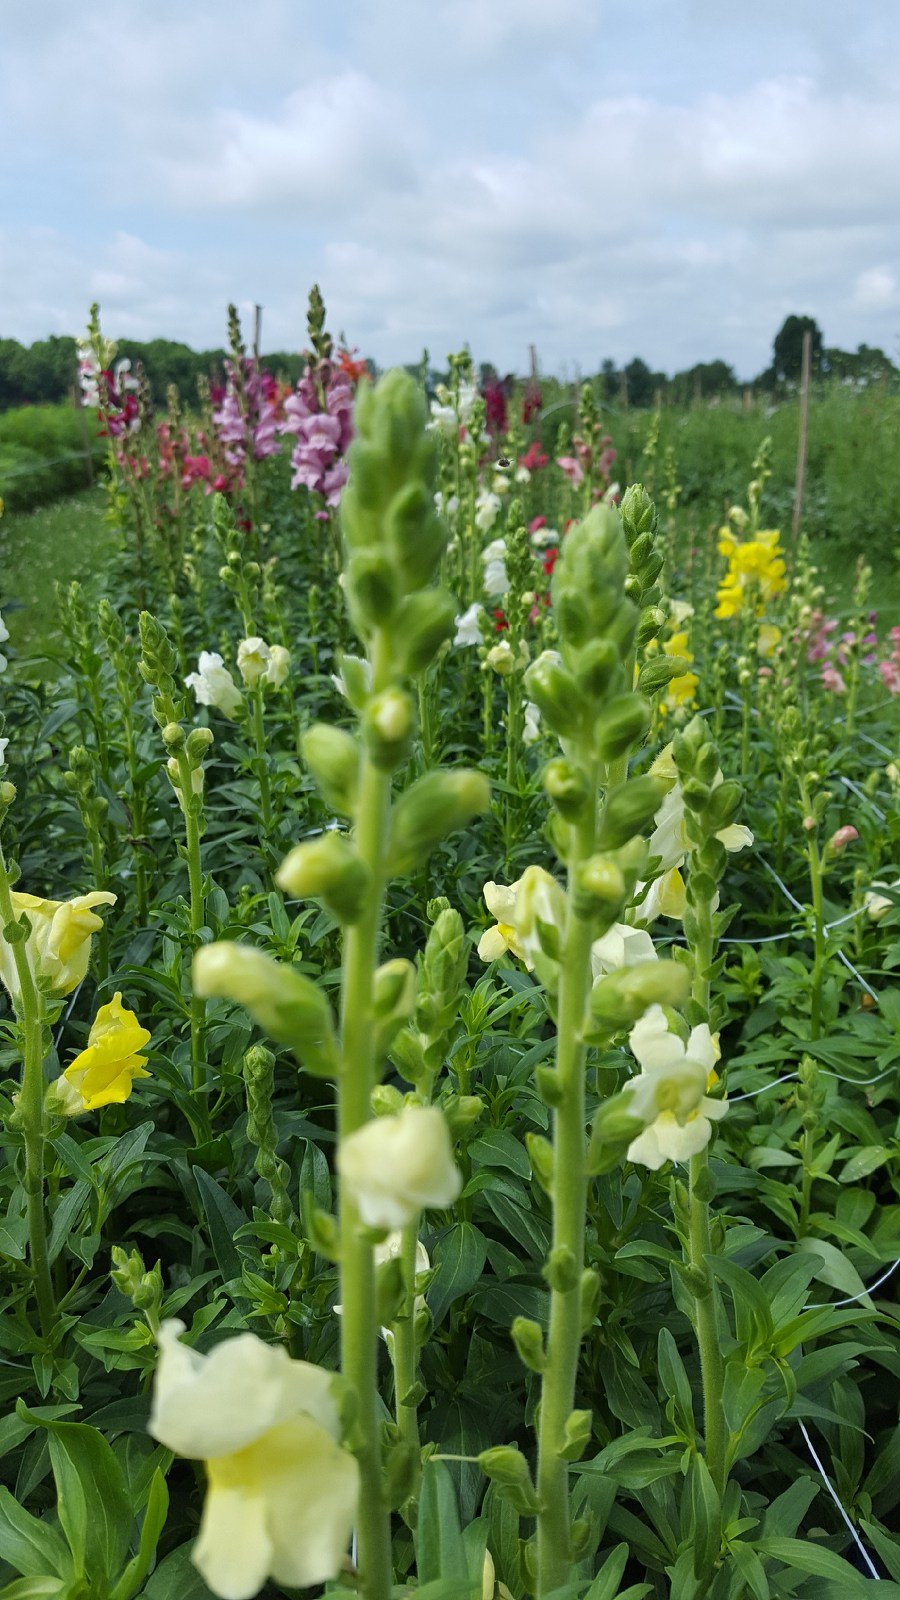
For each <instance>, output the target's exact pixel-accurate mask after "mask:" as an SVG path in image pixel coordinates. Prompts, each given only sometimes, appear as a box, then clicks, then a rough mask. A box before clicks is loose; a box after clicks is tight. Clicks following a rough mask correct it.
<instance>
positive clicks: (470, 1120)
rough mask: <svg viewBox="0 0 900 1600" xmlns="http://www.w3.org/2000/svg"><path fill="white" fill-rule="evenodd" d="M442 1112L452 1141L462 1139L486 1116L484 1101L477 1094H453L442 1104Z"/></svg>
mask: <svg viewBox="0 0 900 1600" xmlns="http://www.w3.org/2000/svg"><path fill="white" fill-rule="evenodd" d="M441 1110H442V1111H443V1113H444V1121H445V1122H446V1124H447V1127H448V1128H449V1129H450V1137H451V1139H454V1140H456V1139H461V1138H462V1137H463V1136H464V1135H465V1134H466V1133H468V1131H469V1129H470V1128H472V1127H473V1126H474V1124H475V1123H476V1122H477V1121H478V1119H479V1118H480V1117H481V1116H483V1115H484V1101H483V1100H480V1099H479V1098H478V1095H477V1094H451V1095H448V1096H447V1098H446V1099H445V1100H443V1101H442V1102H441Z"/></svg>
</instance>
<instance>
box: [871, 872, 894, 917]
mask: <svg viewBox="0 0 900 1600" xmlns="http://www.w3.org/2000/svg"><path fill="white" fill-rule="evenodd" d="M879 889H893V890H894V892H895V893H896V892H897V890H898V889H900V878H898V879H897V881H896V883H882V882H880V881H878V880H876V881H875V882H874V883H873V884H872V887H871V889H867V890H866V892H865V894H864V895H863V905H864V906H865V908H866V912H867V913H868V916H869V921H870V922H880V921H881V919H882V917H886V916H887V914H888V912H889V911H893V910H894V907H895V904H896V902H895V901H893V900H891V899H890V898H889V897H888V896H887V895H886V894H879V893H878V891H879Z"/></svg>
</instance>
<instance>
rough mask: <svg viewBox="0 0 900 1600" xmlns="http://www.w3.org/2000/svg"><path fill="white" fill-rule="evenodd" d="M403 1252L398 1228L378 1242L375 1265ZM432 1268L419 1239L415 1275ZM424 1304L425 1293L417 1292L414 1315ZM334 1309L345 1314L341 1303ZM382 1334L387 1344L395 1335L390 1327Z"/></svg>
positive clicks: (401, 1238) (339, 1314)
mask: <svg viewBox="0 0 900 1600" xmlns="http://www.w3.org/2000/svg"><path fill="white" fill-rule="evenodd" d="M402 1254H403V1231H402V1229H400V1228H396V1229H395V1230H394V1232H393V1233H389V1234H388V1236H387V1238H386V1239H384V1240H382V1242H381V1244H376V1246H375V1249H374V1251H373V1255H374V1258H375V1266H376V1267H383V1266H384V1264H385V1262H387V1261H395V1260H396V1259H397V1257H398V1256H402ZM430 1268H431V1262H430V1260H429V1259H428V1251H427V1250H426V1249H425V1246H424V1245H423V1243H422V1241H421V1239H417V1240H416V1268H415V1276H416V1277H417V1278H418V1277H419V1275H420V1274H421V1273H423V1272H428V1271H429V1270H430ZM424 1306H425V1296H424V1295H423V1294H417V1295H416V1298H415V1301H414V1304H413V1315H414V1316H415V1314H416V1312H417V1311H421V1310H422V1309H423V1308H424ZM334 1311H335V1316H338V1317H340V1316H343V1312H344V1308H343V1306H341V1305H336V1306H335V1308H334ZM381 1336H382V1338H383V1339H384V1341H385V1343H386V1344H389V1343H390V1341H391V1339H392V1337H393V1335H392V1334H391V1331H390V1329H389V1328H382V1330H381Z"/></svg>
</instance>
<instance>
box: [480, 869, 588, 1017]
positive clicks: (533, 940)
mask: <svg viewBox="0 0 900 1600" xmlns="http://www.w3.org/2000/svg"><path fill="white" fill-rule="evenodd" d="M482 893H483V895H484V899H485V904H486V905H487V908H488V910H489V911H490V912H491V914H492V915H493V916H495V917H496V918H497V924H496V926H495V927H493V928H488V929H487V930H486V932H485V933H483V934H482V936H481V939H480V940H479V944H478V954H479V955H480V957H481V959H482V961H496V960H498V958H499V957H500V956H502V955H503V954H504V953H505V952H506V951H507V950H508V951H509V952H510V954H511V955H514V956H515V957H516V958H517V960H519V961H521V962H522V963H523V964H524V965H525V966H526V967H527V968H528V971H529V972H533V971H536V972H537V974H538V976H539V978H540V979H541V981H542V983H545V984H546V985H547V986H548V987H550V988H553V987H554V986H555V984H556V981H557V977H558V973H557V961H556V956H555V954H554V947H558V946H559V944H560V943H561V940H562V936H563V930H564V927H565V920H566V897H565V893H564V891H563V889H562V887H561V885H560V884H559V883H557V881H556V879H555V878H554V877H553V876H552V875H551V874H550V873H549V872H547V871H545V869H544V868H543V867H526V868H525V871H524V872H523V873H522V876H521V878H518V879H517V880H516V882H515V883H512V884H510V885H509V887H508V888H507V887H506V886H505V885H503V884H500V883H493V882H491V883H486V884H485V886H484V889H483V890H482Z"/></svg>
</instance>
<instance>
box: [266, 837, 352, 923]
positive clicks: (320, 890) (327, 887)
mask: <svg viewBox="0 0 900 1600" xmlns="http://www.w3.org/2000/svg"><path fill="white" fill-rule="evenodd" d="M370 877H371V874H370V873H369V870H368V868H367V867H366V865H365V863H364V862H363V861H361V860H360V858H359V855H358V854H357V852H356V849H355V848H354V846H353V845H352V844H351V842H350V840H349V839H348V838H347V837H346V835H345V834H342V833H336V832H335V831H334V830H333V829H329V830H328V831H327V832H326V833H323V834H321V835H320V837H319V838H318V839H309V840H304V842H303V843H302V844H298V845H295V846H294V848H293V850H291V851H290V852H289V854H288V855H287V856H285V858H284V860H283V862H282V863H281V866H280V867H279V868H278V871H277V872H276V874H275V882H276V883H277V885H278V887H279V889H282V890H283V891H284V893H285V894H288V895H293V896H294V897H295V898H296V899H298V900H308V899H313V900H321V901H322V902H323V904H324V905H326V906H327V907H328V909H329V911H333V912H334V914H335V916H337V917H340V919H341V921H342V922H349V923H352V922H356V921H358V919H359V917H360V916H361V915H362V911H363V908H364V906H365V904H366V896H367V894H368V890H369V880H370Z"/></svg>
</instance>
